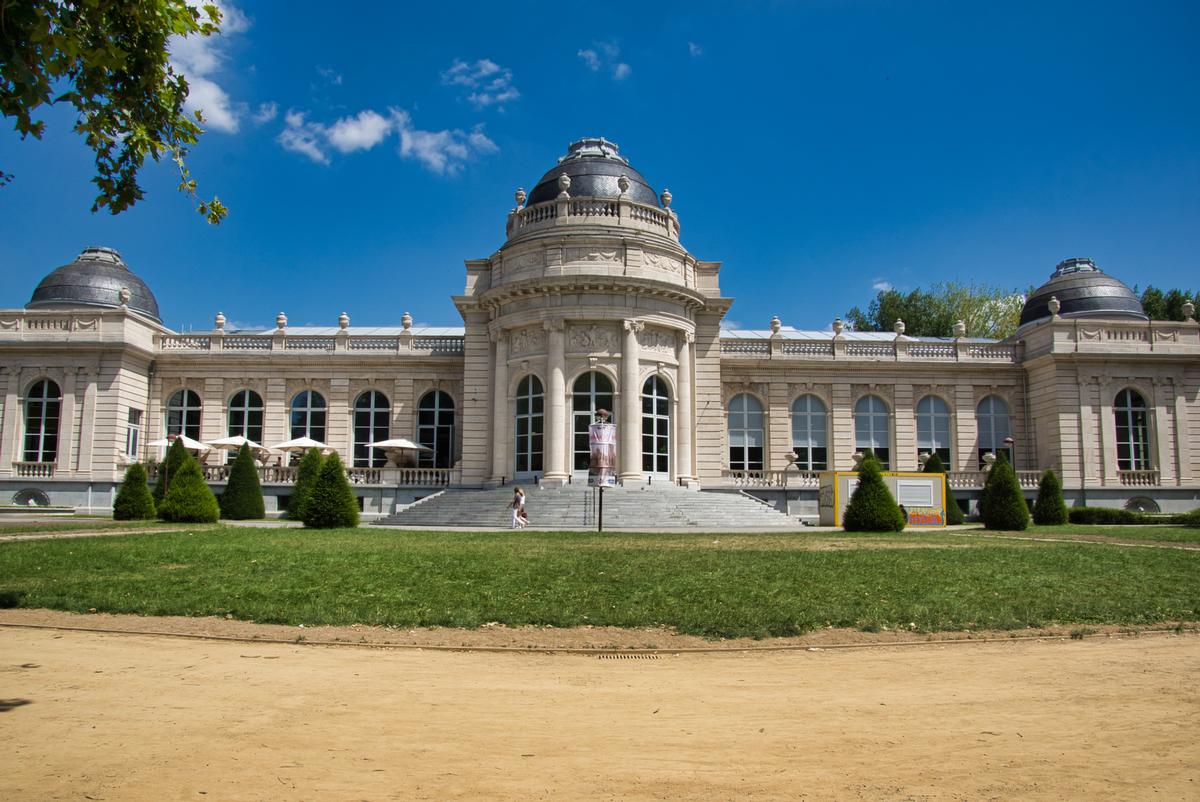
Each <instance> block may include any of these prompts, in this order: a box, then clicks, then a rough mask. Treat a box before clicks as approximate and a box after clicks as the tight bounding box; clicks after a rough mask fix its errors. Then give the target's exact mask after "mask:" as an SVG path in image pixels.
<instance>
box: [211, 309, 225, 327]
mask: <svg viewBox="0 0 1200 802" xmlns="http://www.w3.org/2000/svg"><path fill="white" fill-rule="evenodd" d="M213 328H214V329H216V330H217V331H225V313H224V312H217V316H216V317H214V318H213Z"/></svg>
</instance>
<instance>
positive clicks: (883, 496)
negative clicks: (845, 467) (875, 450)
mask: <svg viewBox="0 0 1200 802" xmlns="http://www.w3.org/2000/svg"><path fill="white" fill-rule="evenodd" d="M842 528H843V529H845V530H846V531H847V532H899V531H900V530H902V529H903V528H904V513H902V512H900V507H899V505H897V504H896V499H894V498H892V494H891V492H889V491H888V489H887V485H886V484H884V482H883V474H882V473H881V472H880V468H879V460H878V459H876V458H875V455H874V454H871V453H867V454H866V455H864V456H863V461H862V462H861V463H860V464H859V466H858V487H856V488H855V489H854V493H852V494H851V496H850V504H849V505H847V507H846V513H845V515H843V516H842Z"/></svg>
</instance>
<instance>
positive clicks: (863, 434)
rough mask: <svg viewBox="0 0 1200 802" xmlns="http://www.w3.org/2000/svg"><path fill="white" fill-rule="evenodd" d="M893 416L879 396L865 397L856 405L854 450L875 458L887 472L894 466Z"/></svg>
mask: <svg viewBox="0 0 1200 802" xmlns="http://www.w3.org/2000/svg"><path fill="white" fill-rule="evenodd" d="M890 422H891V414H890V413H889V412H888V408H887V404H885V403H883V399H882V398H880V397H879V396H877V395H865V396H863V397H862V398H860V399H858V403H857V404H855V405H854V448H855V449H856V450H857V451H860V452H862V453H864V454H865V453H866V452H867V449H870V450H872V451H874V452H875V457H876V458H877V459H878V460H879V463H880V464H881V465H882V466H883V467H884V469H885V470H887V469H889V468H891V466H892V450H891V442H892V438H891V428H890Z"/></svg>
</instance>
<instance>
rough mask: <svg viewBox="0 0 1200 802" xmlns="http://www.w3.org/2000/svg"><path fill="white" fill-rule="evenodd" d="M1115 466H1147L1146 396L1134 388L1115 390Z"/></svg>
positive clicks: (1143, 468) (1139, 468) (1121, 468)
mask: <svg viewBox="0 0 1200 802" xmlns="http://www.w3.org/2000/svg"><path fill="white" fill-rule="evenodd" d="M1113 415H1115V416H1116V418H1117V470H1119V471H1148V470H1150V467H1151V466H1150V427H1149V423H1148V415H1147V411H1146V399H1144V398H1142V396H1141V394H1139V393H1137V392H1135V391H1134V390H1122V391H1121V392H1119V393H1117V400H1116V403H1114V404H1113Z"/></svg>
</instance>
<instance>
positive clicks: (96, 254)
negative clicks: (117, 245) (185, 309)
mask: <svg viewBox="0 0 1200 802" xmlns="http://www.w3.org/2000/svg"><path fill="white" fill-rule="evenodd" d="M122 289H125V290H128V291H129V300H128V301H127V304H128V306H129V308H130V309H132V310H133V311H135V312H138V313H140V314H143V315H145V316H146V317H148V318H152V319H153V320H155V321H156V322H158V323H162V320H161V319H160V318H159V316H158V301H157V300H155V298H154V293H152V292H150V288H149V287H147V286H146V282H144V281H142V280H141V279H140V278H138V277H137V276H136V275H134V273H133V272H132V271H131V270H130V269H129V267H128V266H127V265H126V264H125V262H124V260H122V259H121V254H120V253H118V252H117V251H115V250H113V249H112V248H97V247H90V248H84V249H83V253H81V254H79V256H77V257H75V261H74V262H71V263H70V264H69V265H63V266H62V267H60V268H58V269H57V270H55V271H54V272H53V273H51V274H50V275H48V276H46V277H45V278H44V279H42V281H41V283H39V284H38V285H37V289H35V290H34V291H33V298H31V299H30V300H29V303H27V304H25V308H26V309H46V308H54V307H63V306H105V307H110V308H114V309H115V308H117V307H119V306H121V290H122Z"/></svg>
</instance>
